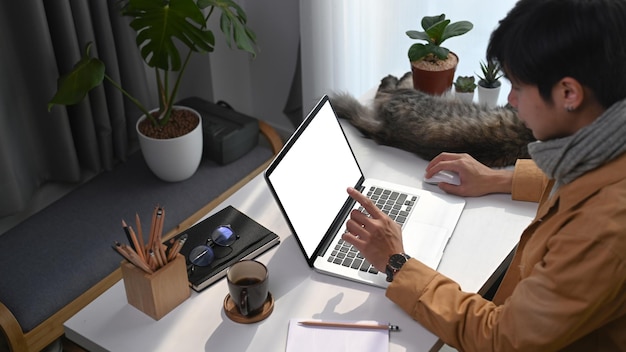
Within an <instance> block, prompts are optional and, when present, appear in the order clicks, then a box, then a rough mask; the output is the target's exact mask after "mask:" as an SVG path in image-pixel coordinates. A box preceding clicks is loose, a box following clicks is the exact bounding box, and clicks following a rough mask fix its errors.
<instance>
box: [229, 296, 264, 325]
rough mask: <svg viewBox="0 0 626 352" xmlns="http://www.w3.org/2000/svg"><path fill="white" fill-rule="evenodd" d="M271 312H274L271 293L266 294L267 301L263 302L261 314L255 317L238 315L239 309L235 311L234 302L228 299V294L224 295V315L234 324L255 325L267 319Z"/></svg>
mask: <svg viewBox="0 0 626 352" xmlns="http://www.w3.org/2000/svg"><path fill="white" fill-rule="evenodd" d="M273 310H274V297H273V296H272V294H271V293H268V294H267V300H265V303H263V307H262V310H261V312H260V313H258V314H256V315H253V316H249V317H247V316H245V315H241V313H239V309H237V306H236V305H235V302H234V301H233V300H232V299H231V298H230V293H229V294H227V295H226V298H224V313H226V316H227V317H228V318H229V319H230V320H232V321H234V322H236V323H242V324H251V323H256V322H258V321H261V320H263V319H265V318H267V317H269V316H270V314H272V311H273Z"/></svg>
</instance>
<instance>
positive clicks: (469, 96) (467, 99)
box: [454, 91, 474, 104]
mask: <svg viewBox="0 0 626 352" xmlns="http://www.w3.org/2000/svg"><path fill="white" fill-rule="evenodd" d="M454 96H456V97H457V99H459V100H460V101H462V102H464V103H467V104H471V103H473V102H474V92H456V91H455V92H454Z"/></svg>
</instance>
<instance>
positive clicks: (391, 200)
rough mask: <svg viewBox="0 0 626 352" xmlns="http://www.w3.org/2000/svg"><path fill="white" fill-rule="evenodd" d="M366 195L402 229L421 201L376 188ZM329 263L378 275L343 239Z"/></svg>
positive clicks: (371, 188) (413, 196)
mask: <svg viewBox="0 0 626 352" xmlns="http://www.w3.org/2000/svg"><path fill="white" fill-rule="evenodd" d="M365 194H366V195H367V197H368V198H370V199H371V200H372V201H373V202H374V203H375V204H376V207H378V209H381V210H382V211H383V212H384V213H385V214H387V215H389V216H390V217H391V218H392V219H393V220H394V221H395V222H397V223H398V224H400V226H402V227H404V223H405V222H406V219H407V218H408V217H409V214H410V213H411V210H413V206H414V205H415V202H417V200H418V199H419V197H418V196H416V195H410V194H406V193H401V192H396V191H391V190H388V189H384V188H380V187H376V186H372V187H370V189H369V190H368V191H367V193H365ZM359 210H360V211H361V212H363V213H364V214H367V211H366V210H365V209H364V208H363V207H359ZM368 215H369V214H368ZM328 261H329V262H332V263H335V264H338V265H342V266H345V267H349V268H352V269H356V270H361V271H365V272H370V273H372V274H377V273H378V270H376V268H374V267H373V266H372V265H371V264H370V263H369V262H368V261H367V260H366V259H365V258H364V257H363V256H362V255H361V253H359V251H358V250H357V249H356V248H354V247H353V246H352V245H351V244H350V243H348V242H346V241H344V240H343V239H339V242H338V243H337V244H336V245H335V248H333V251H332V253H331V255H330V256H329V257H328Z"/></svg>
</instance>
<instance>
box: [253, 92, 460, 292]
mask: <svg viewBox="0 0 626 352" xmlns="http://www.w3.org/2000/svg"><path fill="white" fill-rule="evenodd" d="M381 162H384V160H381ZM264 177H265V180H266V182H267V184H268V185H269V188H270V190H271V193H272V195H273V197H274V199H275V200H276V202H277V203H278V206H279V208H280V209H281V211H282V214H283V216H284V218H285V220H286V221H287V223H288V225H289V227H290V229H291V231H292V233H293V235H294V237H295V238H296V240H297V242H298V245H299V246H300V249H301V250H302V253H303V254H304V257H305V258H306V261H307V263H308V264H309V266H310V267H312V268H314V269H315V270H316V271H318V272H320V273H324V274H329V275H333V276H337V277H341V278H346V279H350V280H353V281H358V282H362V283H366V284H370V285H374V286H378V287H386V286H387V285H388V283H387V282H386V280H385V279H386V275H385V273H382V272H377V271H376V270H375V269H374V268H373V267H372V266H371V265H369V263H367V261H364V260H363V259H362V256H360V253H358V252H356V253H350V249H348V248H346V247H347V246H348V245H347V243H342V242H344V241H342V240H341V235H342V234H343V233H344V232H345V222H346V220H347V217H348V215H349V212H350V211H351V210H352V209H353V208H358V207H359V204H358V203H356V202H354V201H353V200H352V199H351V198H350V197H348V194H347V193H346V188H347V187H348V186H353V187H354V188H356V189H358V190H361V192H363V193H364V194H365V193H369V192H370V189H371V188H372V187H381V188H383V189H386V190H388V192H386V195H376V197H378V198H379V199H378V200H377V202H378V201H380V198H386V199H387V200H388V199H389V198H393V197H395V198H398V197H401V198H403V200H404V203H406V205H404V207H403V208H402V209H399V210H398V209H397V207H396V208H394V207H393V206H391V207H390V208H389V211H392V210H394V211H396V212H399V213H401V214H402V216H400V218H401V220H404V224H403V225H402V226H403V241H404V249H405V251H406V253H407V254H408V255H410V256H411V257H414V258H417V259H419V260H420V261H422V262H423V263H425V264H426V265H428V266H430V267H431V268H433V269H436V268H437V266H438V265H439V262H440V261H441V258H442V256H443V253H444V249H445V247H446V244H447V243H448V240H449V239H450V237H451V236H452V233H453V231H454V228H455V226H456V223H457V222H458V219H459V217H460V216H461V212H462V211H463V207H464V206H465V201H464V200H463V199H462V198H459V197H455V196H451V195H446V194H438V193H434V192H429V191H425V190H423V189H420V188H417V187H410V186H407V185H400V184H395V183H391V182H388V181H385V180H375V179H369V178H366V177H365V176H364V175H363V173H362V171H361V168H360V166H359V164H358V162H357V160H356V158H355V156H354V154H353V152H352V148H351V147H350V144H349V143H348V140H347V138H346V136H345V134H344V132H343V129H342V127H341V124H340V123H339V120H338V119H337V116H336V114H335V111H334V110H333V107H332V105H331V102H330V100H329V98H328V96H324V97H322V98H321V99H320V101H319V102H318V103H317V104H316V106H315V107H314V108H313V110H312V111H311V112H310V113H309V115H308V116H307V117H306V119H305V120H304V121H303V122H302V123H301V124H300V126H299V127H298V128H297V129H296V131H295V132H294V134H293V135H292V136H291V138H290V139H289V140H288V141H287V142H286V143H285V145H284V147H283V149H282V150H281V151H280V152H279V153H278V155H277V156H276V158H275V159H274V160H273V161H272V163H271V164H270V165H269V167H268V168H267V169H266V171H265V173H264ZM380 193H381V194H382V193H383V192H380ZM412 201H413V203H412ZM378 207H379V208H381V209H383V208H385V206H384V205H378ZM385 209H387V208H385ZM404 218H406V219H404ZM397 221H398V220H397Z"/></svg>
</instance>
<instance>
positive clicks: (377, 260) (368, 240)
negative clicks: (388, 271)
mask: <svg viewBox="0 0 626 352" xmlns="http://www.w3.org/2000/svg"><path fill="white" fill-rule="evenodd" d="M348 194H349V195H350V197H352V199H354V200H355V201H357V202H358V203H360V204H361V205H362V206H363V208H365V210H366V211H367V212H368V213H369V214H370V216H369V217H368V216H367V215H365V214H364V213H361V212H360V211H358V210H356V209H354V210H352V212H351V213H350V218H349V219H348V221H346V228H347V232H346V233H344V234H343V236H342V238H343V239H344V240H345V241H346V242H348V243H350V244H352V245H354V246H355V247H356V249H358V250H359V252H361V254H362V255H363V256H364V257H365V259H367V261H369V262H370V263H371V264H372V265H373V266H374V267H375V268H376V269H378V271H382V272H385V268H386V266H387V262H388V261H389V257H390V256H391V255H392V254H396V253H404V247H403V245H402V230H401V228H400V225H398V224H397V223H396V222H395V221H393V220H392V219H391V218H390V217H389V216H387V214H385V213H383V212H382V211H381V210H380V209H378V208H377V207H376V205H375V204H374V203H373V202H372V201H371V200H370V199H369V198H367V197H366V196H364V195H363V194H361V192H359V191H357V190H356V189H354V188H352V187H349V188H348Z"/></svg>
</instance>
